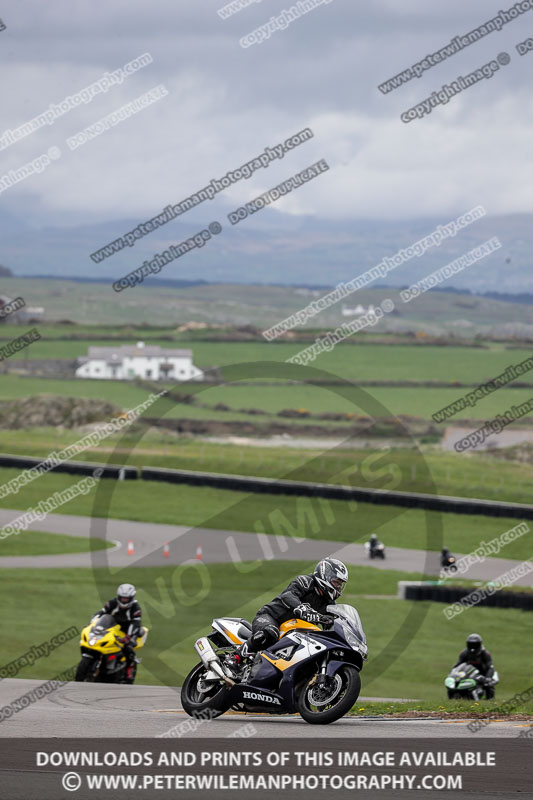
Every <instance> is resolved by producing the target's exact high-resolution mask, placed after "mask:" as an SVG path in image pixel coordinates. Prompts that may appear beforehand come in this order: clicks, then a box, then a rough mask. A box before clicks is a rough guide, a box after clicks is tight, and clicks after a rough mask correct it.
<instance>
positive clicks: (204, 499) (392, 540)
mask: <svg viewBox="0 0 533 800" xmlns="http://www.w3.org/2000/svg"><path fill="white" fill-rule="evenodd" d="M0 474H1V477H2V478H3V480H2V482H4V481H7V480H9V479H10V478H12V477H15V476H16V475H17V474H18V473H17V470H7V469H4V470H1V471H0ZM78 480H80V478H78V477H76V476H69V475H63V474H59V473H49V474H47V475H43V476H41V477H40V478H39V479H38V480H36V481H34V482H33V483H31V484H29V485H27V486H25V487H23V488H22V489H21V490H20V491H19V492H18V493H17V494H15V495H8V496H7V497H5V498H3V499H2V500H1V501H0V507H2V508H13V509H20V510H21V512H23V511H26V510H27V509H28V508H30V507H33V506H35V505H36V504H37V503H38V502H39V500H45V499H46V498H47V497H49V496H51V495H53V494H54V492H58V491H61V490H62V489H65V488H66V487H67V486H71V485H72V484H74V483H75V482H77V481H78ZM58 511H59V513H65V514H76V515H81V516H94V517H103V518H106V517H109V518H115V519H129V520H134V521H141V522H154V523H165V524H170V525H185V526H190V527H200V528H214V529H219V530H222V531H224V530H234V531H245V532H246V531H248V532H265V533H267V534H275V535H280V536H292V537H305V538H311V539H323V540H330V541H340V542H361V541H364V540H366V539H368V537H369V534H370V533H372V532H376V533H378V535H379V537H380V539H382V541H383V542H384V543H385V544H386V545H390V546H394V547H406V548H415V549H421V550H440V549H441V548H442V546H443V544H445V545H446V546H447V547H449V548H450V549H451V550H452V551H454V552H459V553H469V552H471V551H472V550H475V549H476V547H478V546H479V544H480V542H481V541H488V540H490V539H492V538H493V537H495V536H499V535H500V534H501V533H503V532H504V531H506V530H508V529H509V528H512V527H514V526H515V525H516V524H517V523H518V520H511V519H505V518H495V517H479V516H473V515H469V514H467V515H459V514H440V513H438V512H435V511H429V512H424V511H418V510H415V509H402V508H398V507H395V506H378V505H375V504H372V503H355V502H346V501H341V500H330V501H326V500H321V499H312V498H302V497H291V496H285V495H279V496H277V495H276V496H274V495H263V494H259V495H258V494H255V495H250V494H247V493H245V492H235V491H226V490H221V489H212V488H209V487H189V486H185V485H179V484H178V485H174V484H167V483H158V482H152V481H113V480H102V481H100V483H99V486H98V489H93V490H92V491H91V492H90V493H89V494H86V495H80V496H79V497H76V498H74V499H73V500H71V501H70V502H68V503H66V504H64V505H62V506H61V507H60V509H59V510H58ZM221 535H223V534H221ZM19 536H20V537H21V540H22V538H23V536H24V534H23V533H21V534H19ZM4 541H6V540H4ZM530 551H531V548H530V545H529V536H527V535H526V536H522V537H521V538H520V539H517V540H515V541H514V542H512V543H511V544H509V545H507V546H506V547H505V548H504V549H503V550H502V552H501V553H500V556H501V557H505V558H513V559H526V558H529V557H530V555H531V552H530ZM1 553H2V542H1V541H0V554H1ZM191 555H192V554H191ZM184 557H187V554H184Z"/></svg>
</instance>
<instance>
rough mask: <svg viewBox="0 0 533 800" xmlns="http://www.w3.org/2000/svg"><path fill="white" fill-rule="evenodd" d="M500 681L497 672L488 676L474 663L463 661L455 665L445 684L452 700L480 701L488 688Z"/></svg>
mask: <svg viewBox="0 0 533 800" xmlns="http://www.w3.org/2000/svg"><path fill="white" fill-rule="evenodd" d="M498 681H499V678H498V673H497V672H494V674H493V675H492V676H491V677H486V676H484V675H482V673H481V672H480V671H479V670H478V669H477V668H476V667H474V666H473V665H472V664H468V663H463V664H458V665H457V666H455V667H453V669H452V671H451V672H450V674H449V675H448V677H447V678H446V680H445V681H444V685H445V686H446V689H447V692H448V698H449V699H450V700H474V701H479V700H481V699H482V698H483V695H484V694H486V691H487V688H493V687H494V686H496V684H497V683H498ZM492 696H493V695H492Z"/></svg>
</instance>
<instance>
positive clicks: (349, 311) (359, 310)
mask: <svg viewBox="0 0 533 800" xmlns="http://www.w3.org/2000/svg"><path fill="white" fill-rule="evenodd" d="M373 311H374V306H372V305H370V306H368V311H367V310H366V309H365V307H364V306H362V305H361V304H359V305H358V306H356V307H355V308H349V307H348V306H343V307H342V316H343V317H353V316H354V315H355V314H357V315H359V314H366V313H368V314H370V313H372V312H373Z"/></svg>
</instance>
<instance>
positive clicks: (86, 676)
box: [75, 614, 148, 683]
mask: <svg viewBox="0 0 533 800" xmlns="http://www.w3.org/2000/svg"><path fill="white" fill-rule="evenodd" d="M147 636H148V628H146V627H143V628H141V631H140V636H139V638H138V639H137V641H136V644H135V647H134V650H135V651H137V650H139V648H141V647H143V646H144V643H145V642H146V637H147ZM127 638H128V637H127V636H126V634H125V633H124V631H123V630H122V629H121V627H120V625H119V624H118V623H117V621H116V619H115V617H113V616H111V614H104V615H102V616H100V617H96V618H94V619H92V620H91V622H90V623H89V624H88V625H87V626H86V627H85V628H84V629H83V630H82V632H81V640H80V647H81V661H80V663H79V664H78V667H77V670H76V677H75V680H77V681H86V682H95V683H96V682H98V683H126V666H127V658H126V655H125V653H124V640H125V639H127ZM138 660H139V659H137V661H138ZM127 682H128V683H129V682H133V680H131V681H130V680H128V681H127Z"/></svg>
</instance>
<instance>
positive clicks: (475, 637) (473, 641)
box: [466, 633, 483, 656]
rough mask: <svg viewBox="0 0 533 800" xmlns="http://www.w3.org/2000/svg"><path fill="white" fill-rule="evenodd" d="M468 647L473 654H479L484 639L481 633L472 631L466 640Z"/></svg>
mask: <svg viewBox="0 0 533 800" xmlns="http://www.w3.org/2000/svg"><path fill="white" fill-rule="evenodd" d="M466 649H467V650H468V652H469V653H471V655H473V656H477V655H479V654H480V653H481V651H482V649H483V639H482V638H481V636H480V635H479V633H471V634H470V636H469V637H468V639H467V640H466Z"/></svg>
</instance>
